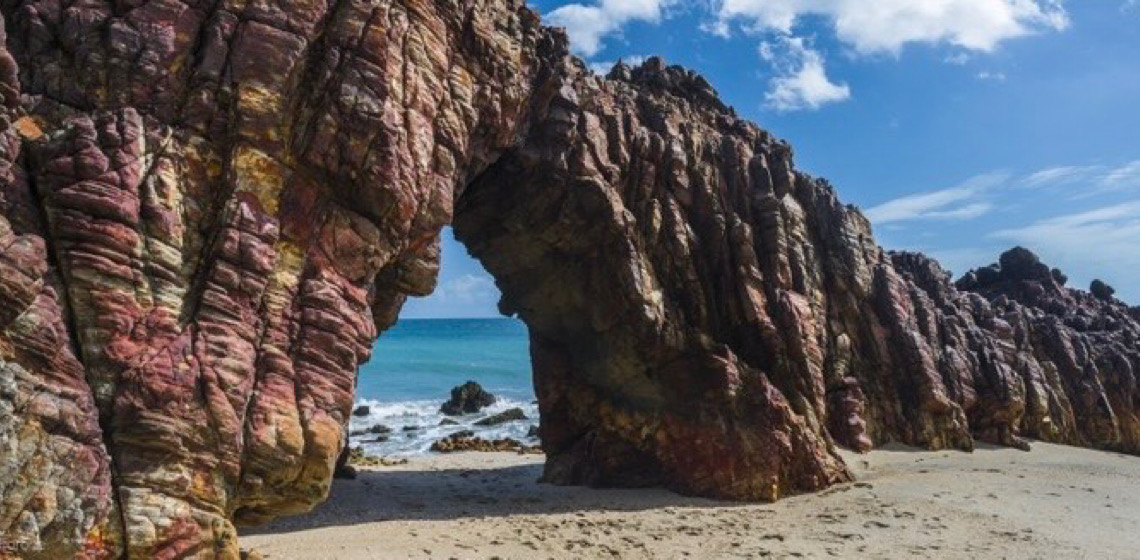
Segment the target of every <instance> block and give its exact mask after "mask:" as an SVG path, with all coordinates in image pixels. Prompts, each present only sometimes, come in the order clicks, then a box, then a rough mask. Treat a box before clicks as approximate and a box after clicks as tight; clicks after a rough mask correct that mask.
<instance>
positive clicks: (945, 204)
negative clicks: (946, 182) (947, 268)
mask: <svg viewBox="0 0 1140 560" xmlns="http://www.w3.org/2000/svg"><path fill="white" fill-rule="evenodd" d="M1008 180H1009V175H1008V174H1007V173H987V174H984V175H978V176H976V177H973V178H971V179H969V180H967V181H966V182H964V183H962V184H961V185H958V186H956V187H952V188H949V189H943V190H938V191H931V192H926V193H919V194H913V195H908V196H904V197H901V198H896V199H894V200H890V201H887V202H884V203H883V204H880V205H878V206H875V207H873V208H870V209H868V210H867V211H866V212H865V214H866V215H867V218H868V219H869V220H871V222H872V223H874V224H876V225H882V224H889V223H891V222H903V221H909V220H919V219H936V220H971V219H974V218H977V217H979V216H982V215H985V214H987V213H989V212H990V211H991V210H993V205H992V204H990V203H989V202H986V201H984V200H980V198H981V197H982V196H983V195H984V194H985V193H986V192H988V191H990V190H991V189H994V188H996V187H998V186H1001V185H1003V184H1005V183H1006V182H1007V181H1008Z"/></svg>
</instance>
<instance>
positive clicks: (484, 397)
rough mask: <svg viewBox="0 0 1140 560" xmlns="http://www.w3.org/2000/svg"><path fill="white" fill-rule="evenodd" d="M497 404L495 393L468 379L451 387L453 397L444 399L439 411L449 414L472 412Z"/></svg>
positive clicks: (456, 414)
mask: <svg viewBox="0 0 1140 560" xmlns="http://www.w3.org/2000/svg"><path fill="white" fill-rule="evenodd" d="M493 404H495V395H492V394H491V393H488V392H487V391H485V390H484V389H483V387H482V386H481V385H479V384H478V383H476V382H474V381H468V382H467V383H464V384H462V385H460V386H458V387H454V388H452V389H451V398H449V399H447V400H446V401H444V403H443V404H442V405H441V406H440V407H439V411H440V412H442V413H444V414H447V415H448V416H458V415H460V414H471V413H474V412H479V411H480V410H483V409H484V408H486V407H488V406H491V405H493Z"/></svg>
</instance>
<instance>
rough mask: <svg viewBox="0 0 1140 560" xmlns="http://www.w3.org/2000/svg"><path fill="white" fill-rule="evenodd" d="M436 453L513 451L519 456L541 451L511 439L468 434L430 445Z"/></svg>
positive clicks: (446, 438) (450, 437)
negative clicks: (485, 437)
mask: <svg viewBox="0 0 1140 560" xmlns="http://www.w3.org/2000/svg"><path fill="white" fill-rule="evenodd" d="M431 450H432V451H434V452H436V453H458V452H460V451H481V452H484V453H491V452H502V451H514V452H517V453H519V454H537V453H542V449H541V448H540V447H537V446H533V445H525V444H523V443H522V442H520V441H518V440H516V439H512V438H500V439H483V438H480V437H474V436H472V435H469V434H455V435H451V436H448V437H445V438H443V439H441V440H439V441H436V442H435V443H432V444H431Z"/></svg>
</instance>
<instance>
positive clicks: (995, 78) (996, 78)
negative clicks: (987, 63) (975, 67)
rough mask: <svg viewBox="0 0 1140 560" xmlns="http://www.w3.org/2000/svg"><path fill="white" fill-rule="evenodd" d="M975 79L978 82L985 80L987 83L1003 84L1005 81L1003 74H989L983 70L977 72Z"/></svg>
mask: <svg viewBox="0 0 1140 560" xmlns="http://www.w3.org/2000/svg"><path fill="white" fill-rule="evenodd" d="M977 78H978V79H979V80H985V81H988V82H1004V81H1005V80H1006V75H1005V72H991V71H989V70H984V71H982V72H978V74H977Z"/></svg>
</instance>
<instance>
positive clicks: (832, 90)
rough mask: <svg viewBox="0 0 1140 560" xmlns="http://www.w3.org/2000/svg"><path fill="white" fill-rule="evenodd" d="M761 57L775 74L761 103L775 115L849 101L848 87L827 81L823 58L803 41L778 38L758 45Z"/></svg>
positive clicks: (800, 38) (849, 92)
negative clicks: (764, 103)
mask: <svg viewBox="0 0 1140 560" xmlns="http://www.w3.org/2000/svg"><path fill="white" fill-rule="evenodd" d="M760 57H761V58H763V59H764V60H765V61H767V62H768V63H770V64H771V65H772V67H773V68H775V70H776V73H777V75H776V77H774V78H772V80H771V81H770V82H769V89H768V92H767V93H766V94H765V95H764V99H765V102H766V104H767V105H768V107H770V108H773V109H776V110H777V111H796V110H801V109H818V108H820V107H822V106H823V105H826V104H828V103H835V102H838V101H846V100H847V99H849V98H850V97H851V88H849V87H848V86H847V84H842V83H834V82H832V81H831V79H830V78H828V77H827V71H826V69H825V68H824V64H823V57H822V56H820V54H819V52H818V51H816V50H815V49H813V48H811V45H810V44H809V43H808V42H807V40H806V39H804V38H802V37H789V36H779V37H777V38H776V39H775V40H774V41H764V42H763V43H761V44H760Z"/></svg>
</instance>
